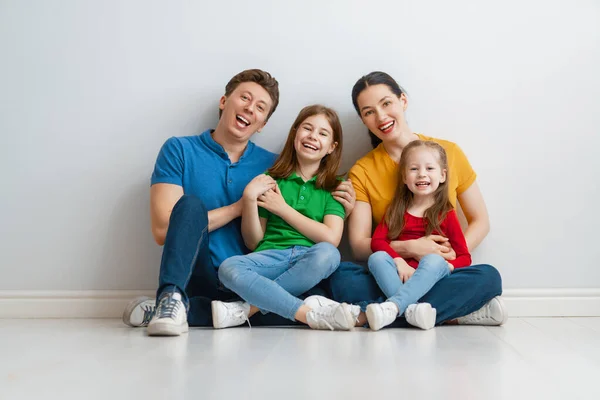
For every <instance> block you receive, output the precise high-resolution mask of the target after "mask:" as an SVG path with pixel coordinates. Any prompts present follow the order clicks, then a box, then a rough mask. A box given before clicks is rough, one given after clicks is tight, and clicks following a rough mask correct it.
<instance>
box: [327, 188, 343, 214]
mask: <svg viewBox="0 0 600 400" xmlns="http://www.w3.org/2000/svg"><path fill="white" fill-rule="evenodd" d="M325 215H337V216H338V217H341V218H342V219H344V218H345V217H346V210H345V209H344V206H343V205H342V203H340V202H339V201H337V200H336V199H334V198H333V196H332V195H331V193H329V192H328V193H327V201H326V202H325V212H324V213H323V217H324V216H325Z"/></svg>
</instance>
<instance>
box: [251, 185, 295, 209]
mask: <svg viewBox="0 0 600 400" xmlns="http://www.w3.org/2000/svg"><path fill="white" fill-rule="evenodd" d="M258 205H259V206H260V207H262V208H264V209H265V210H267V211H270V212H271V213H273V214H275V215H277V216H278V217H281V214H283V212H284V211H285V210H286V208H287V207H289V205H288V204H287V203H286V202H285V199H284V198H283V196H282V195H281V191H279V186H277V184H275V187H274V188H273V189H271V190H268V191H266V192H265V193H263V194H262V195H260V196H258Z"/></svg>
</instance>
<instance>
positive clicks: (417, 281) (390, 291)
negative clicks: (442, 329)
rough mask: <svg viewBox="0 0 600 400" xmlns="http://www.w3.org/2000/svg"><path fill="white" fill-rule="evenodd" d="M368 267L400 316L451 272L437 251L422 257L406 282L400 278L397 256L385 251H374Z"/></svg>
mask: <svg viewBox="0 0 600 400" xmlns="http://www.w3.org/2000/svg"><path fill="white" fill-rule="evenodd" d="M368 266H369V271H371V274H372V275H373V277H374V278H375V281H376V282H377V285H379V288H380V289H381V291H382V292H383V293H384V294H385V295H386V297H387V298H388V299H387V301H391V302H392V303H394V304H396V305H397V306H398V310H400V312H399V313H398V315H399V316H400V315H402V314H404V311H406V308H407V307H408V306H409V305H411V304H415V303H416V302H417V301H418V300H419V299H420V298H421V297H423V296H424V295H425V294H426V293H427V292H429V290H431V288H432V287H433V286H434V285H435V284H436V283H437V282H438V281H439V280H441V279H443V278H445V277H447V276H448V275H450V268H449V267H448V263H447V262H446V260H445V259H444V258H443V257H442V256H439V255H437V254H428V255H426V256H425V257H423V258H421V261H419V267H418V268H417V269H416V270H415V273H414V274H413V275H412V277H411V278H410V279H409V280H408V281H406V282H405V283H402V281H401V280H400V275H398V269H397V268H396V264H395V263H394V259H393V258H392V257H391V256H390V255H389V254H388V253H386V252H385V251H378V252H376V253H373V254H371V256H370V257H369V261H368Z"/></svg>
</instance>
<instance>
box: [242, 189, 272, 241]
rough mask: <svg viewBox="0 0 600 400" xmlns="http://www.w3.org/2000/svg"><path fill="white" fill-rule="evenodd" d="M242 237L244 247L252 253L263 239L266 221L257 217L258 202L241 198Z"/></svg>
mask: <svg viewBox="0 0 600 400" xmlns="http://www.w3.org/2000/svg"><path fill="white" fill-rule="evenodd" d="M242 200H243V203H242V237H243V238H244V244H245V245H246V247H247V248H248V249H249V250H251V251H254V249H256V246H258V243H260V241H261V240H262V239H263V238H264V237H265V230H266V228H267V219H266V218H260V217H259V216H258V201H257V200H256V199H254V200H252V199H248V198H242Z"/></svg>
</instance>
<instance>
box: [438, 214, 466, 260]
mask: <svg viewBox="0 0 600 400" xmlns="http://www.w3.org/2000/svg"><path fill="white" fill-rule="evenodd" d="M443 228H444V229H443V230H444V233H446V235H447V236H448V240H449V241H450V245H451V246H452V248H453V249H454V251H455V252H456V259H454V260H451V261H448V262H449V263H450V264H452V265H453V266H454V268H462V267H468V266H469V265H471V254H470V253H469V248H468V247H467V242H466V240H465V236H464V235H463V232H462V229H461V228H460V222H458V217H457V216H456V211H454V210H452V211H450V212H449V213H448V215H447V216H446V219H445V220H444V223H443Z"/></svg>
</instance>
